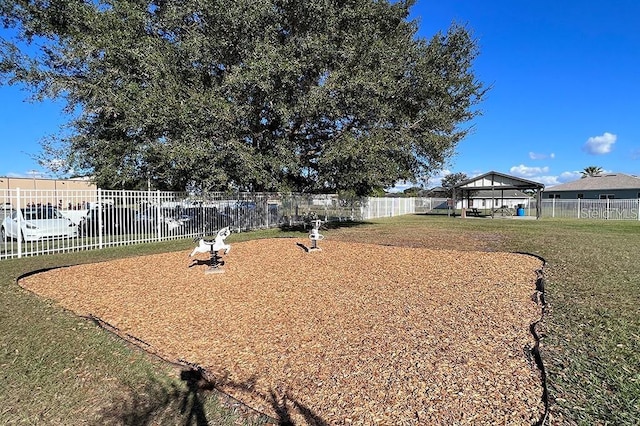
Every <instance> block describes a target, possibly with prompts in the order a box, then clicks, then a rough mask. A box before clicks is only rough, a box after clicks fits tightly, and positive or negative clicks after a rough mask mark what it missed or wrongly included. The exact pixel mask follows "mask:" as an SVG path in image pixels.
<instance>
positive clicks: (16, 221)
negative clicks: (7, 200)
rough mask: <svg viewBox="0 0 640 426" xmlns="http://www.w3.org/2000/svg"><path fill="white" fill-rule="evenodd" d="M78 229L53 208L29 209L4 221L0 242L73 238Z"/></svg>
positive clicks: (12, 214)
mask: <svg viewBox="0 0 640 426" xmlns="http://www.w3.org/2000/svg"><path fill="white" fill-rule="evenodd" d="M77 236H78V227H77V225H75V224H74V223H73V222H72V221H71V219H68V218H66V217H64V216H62V215H61V214H60V213H58V210H56V209H55V208H53V207H47V206H45V207H28V208H26V209H20V210H14V211H12V212H11V215H10V216H7V217H5V218H4V220H3V221H2V227H1V228H0V240H2V241H5V240H7V239H13V238H15V239H18V238H21V239H22V241H38V240H43V239H50V238H73V237H77Z"/></svg>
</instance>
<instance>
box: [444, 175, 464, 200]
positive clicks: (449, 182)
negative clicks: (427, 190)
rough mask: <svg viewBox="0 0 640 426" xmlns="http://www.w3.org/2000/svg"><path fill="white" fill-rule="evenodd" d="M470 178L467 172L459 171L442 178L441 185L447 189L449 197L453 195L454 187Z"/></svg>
mask: <svg viewBox="0 0 640 426" xmlns="http://www.w3.org/2000/svg"><path fill="white" fill-rule="evenodd" d="M467 179H469V177H468V176H467V174H466V173H463V172H458V173H450V174H448V175H446V176H445V177H443V178H442V181H441V183H440V185H441V186H442V188H443V189H444V190H445V193H446V194H447V197H448V198H451V197H453V187H454V186H456V185H457V184H459V183H460V182H464V181H465V180H467Z"/></svg>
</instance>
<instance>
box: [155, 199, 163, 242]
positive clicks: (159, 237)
mask: <svg viewBox="0 0 640 426" xmlns="http://www.w3.org/2000/svg"><path fill="white" fill-rule="evenodd" d="M156 201H157V203H156V229H157V232H156V236H157V238H158V241H160V239H161V238H162V230H161V229H160V228H161V225H160V224H161V223H162V219H161V218H160V212H161V209H160V190H159V189H158V190H156Z"/></svg>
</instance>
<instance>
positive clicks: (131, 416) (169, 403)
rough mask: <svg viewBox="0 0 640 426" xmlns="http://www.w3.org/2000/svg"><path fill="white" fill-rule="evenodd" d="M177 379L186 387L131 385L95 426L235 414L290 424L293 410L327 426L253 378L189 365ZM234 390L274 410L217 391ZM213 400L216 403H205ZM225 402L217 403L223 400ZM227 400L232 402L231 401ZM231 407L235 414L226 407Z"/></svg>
mask: <svg viewBox="0 0 640 426" xmlns="http://www.w3.org/2000/svg"><path fill="white" fill-rule="evenodd" d="M180 379H181V380H182V381H183V382H184V385H185V386H181V385H180V384H179V383H177V382H171V383H162V382H160V381H158V380H156V379H150V380H149V382H147V383H145V384H144V385H143V386H140V387H139V388H136V389H130V391H129V392H127V393H126V394H125V395H123V396H122V397H121V398H119V399H117V400H115V401H114V402H113V403H112V405H111V406H110V407H108V408H107V409H105V410H103V411H102V413H100V417H99V420H98V421H97V422H96V423H95V424H96V425H130V426H134V425H155V424H175V425H185V426H187V425H194V426H206V425H209V424H238V423H237V418H239V417H240V418H243V420H245V422H244V423H243V424H254V425H258V424H274V423H275V424H278V425H280V426H293V425H295V423H294V421H293V417H294V413H297V414H299V415H301V416H302V417H303V418H304V419H305V423H306V424H308V425H310V426H328V423H327V422H326V421H324V420H323V419H322V418H321V417H320V416H319V415H317V414H316V413H315V412H314V411H313V410H312V409H310V408H309V407H307V406H306V405H304V404H302V403H301V402H299V401H297V400H296V399H295V398H292V397H291V396H290V395H288V394H287V393H286V392H285V393H280V392H278V391H275V390H270V391H269V392H268V393H266V394H265V393H262V392H259V391H257V390H256V389H254V384H255V382H256V380H255V379H249V380H248V381H246V382H234V381H232V380H230V379H229V378H228V377H222V378H219V379H218V378H216V379H214V380H211V379H209V378H208V375H207V373H206V372H205V370H203V369H201V368H199V367H194V368H191V369H188V370H183V371H181V373H180ZM219 388H223V389H234V390H238V391H240V392H242V393H243V394H247V393H249V394H252V395H253V396H255V397H258V398H259V399H261V400H263V401H265V402H266V403H267V404H269V405H270V406H271V408H272V410H273V412H274V413H275V414H276V418H270V417H269V416H266V415H265V414H263V413H260V412H257V411H255V410H253V409H251V408H250V407H248V406H245V405H244V404H242V403H241V402H239V401H238V400H236V399H234V398H232V397H230V396H228V395H225V394H224V393H223V392H220V391H218V390H217V389H219ZM209 399H215V400H216V401H217V402H216V403H208V400H209ZM225 399H226V400H227V401H226V403H224V404H223V403H220V401H222V400H225ZM230 401H231V402H230ZM227 406H233V407H234V408H236V410H235V411H236V412H232V411H233V410H232V409H230V408H228V407H227Z"/></svg>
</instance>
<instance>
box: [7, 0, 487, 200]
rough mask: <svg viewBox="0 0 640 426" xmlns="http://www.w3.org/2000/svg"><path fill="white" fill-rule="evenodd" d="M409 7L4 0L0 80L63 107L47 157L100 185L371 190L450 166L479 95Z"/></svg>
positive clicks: (464, 50)
mask: <svg viewBox="0 0 640 426" xmlns="http://www.w3.org/2000/svg"><path fill="white" fill-rule="evenodd" d="M412 3H413V1H398V2H390V1H385V0H309V1H300V0H153V1H149V0H146V1H145V0H107V1H101V0H85V1H82V0H0V14H1V17H2V20H3V24H4V25H5V26H6V27H12V28H15V29H16V37H15V39H3V40H2V47H1V50H0V55H1V57H0V61H1V62H0V76H1V77H2V78H3V81H4V82H5V83H9V84H12V83H24V84H26V85H27V86H29V87H31V88H33V89H34V92H35V94H36V97H39V98H46V97H51V98H60V97H62V98H64V99H65V100H66V104H67V111H68V112H69V113H70V117H73V120H72V122H71V123H70V125H71V129H72V130H71V132H70V133H66V134H64V135H63V136H60V137H58V138H55V139H53V140H49V141H48V142H47V143H45V144H44V148H45V149H44V151H43V153H44V157H45V159H46V160H49V161H50V164H58V165H60V164H63V165H64V166H65V167H66V168H67V169H68V170H71V169H72V170H74V172H75V173H78V174H86V175H91V176H93V177H94V178H95V180H96V182H97V183H98V184H99V185H101V186H103V187H111V188H139V187H141V186H143V187H146V182H147V180H150V181H151V182H152V184H153V186H154V187H155V188H158V189H167V190H184V189H185V188H188V187H193V186H195V187H199V188H200V189H203V190H225V189H230V188H233V189H242V190H251V191H279V190H294V191H306V192H328V191H340V190H348V191H350V192H354V193H355V194H358V195H366V194H368V193H370V192H371V191H372V190H373V189H374V188H380V187H389V186H392V185H394V184H395V183H396V182H398V181H417V180H420V179H421V178H422V177H424V176H425V175H427V174H428V173H429V172H430V171H433V170H436V169H438V168H440V167H441V166H442V165H443V164H444V163H445V162H446V161H447V160H448V159H449V158H450V157H451V155H452V154H453V153H454V148H455V146H456V144H457V143H458V142H459V141H460V140H461V139H462V138H463V137H464V136H465V135H466V134H467V132H468V131H469V127H468V126H466V127H465V124H466V123H467V122H468V121H469V120H471V119H472V118H473V117H474V116H475V115H476V114H478V110H477V107H476V105H477V104H478V103H479V102H480V101H481V100H482V97H483V95H484V93H485V89H484V87H483V84H482V83H481V82H479V81H477V79H476V78H475V76H474V73H473V69H472V65H473V61H474V59H475V58H476V56H477V54H478V48H477V44H476V42H475V40H473V38H472V37H471V34H470V33H469V31H468V30H467V29H466V28H464V27H461V26H458V25H455V24H454V25H452V26H451V28H449V29H448V30H447V31H446V32H443V33H438V34H436V35H435V36H433V37H432V38H431V39H429V40H425V39H422V38H420V37H418V36H417V23H416V22H414V21H411V20H410V19H409V9H410V7H411V6H412ZM51 160H57V161H51ZM60 160H63V161H62V162H61V161H60Z"/></svg>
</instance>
